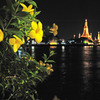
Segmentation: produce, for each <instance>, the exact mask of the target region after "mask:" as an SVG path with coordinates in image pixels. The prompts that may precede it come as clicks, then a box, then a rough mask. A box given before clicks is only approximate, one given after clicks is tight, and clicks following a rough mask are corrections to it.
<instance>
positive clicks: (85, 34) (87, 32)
mask: <svg viewBox="0 0 100 100" xmlns="http://www.w3.org/2000/svg"><path fill="white" fill-rule="evenodd" d="M81 37H85V38H88V39H89V40H92V37H91V35H89V29H88V22H87V19H85V25H84V29H83V34H82V36H81Z"/></svg>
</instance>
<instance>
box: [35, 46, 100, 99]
mask: <svg viewBox="0 0 100 100" xmlns="http://www.w3.org/2000/svg"><path fill="white" fill-rule="evenodd" d="M43 50H44V51H46V52H49V50H47V48H45V49H44V48H43ZM36 51H37V52H38V49H37V50H36ZM39 51H40V48H39ZM55 52H56V53H57V54H56V55H55V56H54V57H53V59H54V60H55V61H56V63H55V64H54V70H55V71H54V72H53V73H52V75H51V76H50V77H49V78H48V79H47V80H46V81H44V83H43V84H42V85H40V86H39V95H40V98H42V99H40V100H52V99H53V97H54V96H55V95H56V96H57V97H59V98H60V100H100V47H99V46H97V47H93V46H92V47H91V46H84V47H81V46H80V47H75V46H73V47H67V46H66V47H65V46H63V47H57V48H56V49H55ZM36 54H37V53H36V52H35V55H36ZM36 57H39V54H38V55H36ZM43 90H44V91H43ZM73 98H74V99H73Z"/></svg>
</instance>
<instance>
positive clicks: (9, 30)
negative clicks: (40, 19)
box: [7, 28, 24, 39]
mask: <svg viewBox="0 0 100 100" xmlns="http://www.w3.org/2000/svg"><path fill="white" fill-rule="evenodd" d="M7 33H8V34H9V35H12V34H15V35H16V36H18V37H19V38H20V39H21V37H22V36H24V34H23V33H22V32H21V31H19V30H18V29H16V28H9V29H7Z"/></svg>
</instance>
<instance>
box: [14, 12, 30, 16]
mask: <svg viewBox="0 0 100 100" xmlns="http://www.w3.org/2000/svg"><path fill="white" fill-rule="evenodd" d="M27 15H29V13H28V12H18V13H17V14H16V16H19V17H26V16H27Z"/></svg>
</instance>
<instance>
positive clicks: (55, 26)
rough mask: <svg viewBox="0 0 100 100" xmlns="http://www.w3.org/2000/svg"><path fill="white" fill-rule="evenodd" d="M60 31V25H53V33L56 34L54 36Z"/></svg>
mask: <svg viewBox="0 0 100 100" xmlns="http://www.w3.org/2000/svg"><path fill="white" fill-rule="evenodd" d="M57 30H58V25H56V24H55V23H54V24H53V28H51V29H50V31H51V33H53V34H54V36H56V35H57V34H58V32H57Z"/></svg>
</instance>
